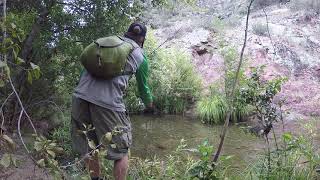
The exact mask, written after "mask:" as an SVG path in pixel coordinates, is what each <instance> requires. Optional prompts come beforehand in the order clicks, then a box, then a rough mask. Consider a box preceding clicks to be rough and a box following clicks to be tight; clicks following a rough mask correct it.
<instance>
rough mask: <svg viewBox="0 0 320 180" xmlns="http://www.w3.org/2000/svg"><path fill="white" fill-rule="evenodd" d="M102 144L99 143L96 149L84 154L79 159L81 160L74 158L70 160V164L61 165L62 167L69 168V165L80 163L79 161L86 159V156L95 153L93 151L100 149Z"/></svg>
mask: <svg viewBox="0 0 320 180" xmlns="http://www.w3.org/2000/svg"><path fill="white" fill-rule="evenodd" d="M100 146H102V143H101V144H99V145H97V146H96V148H95V149H92V150H91V151H90V152H88V153H87V154H85V155H84V156H82V158H81V159H79V160H74V161H72V162H70V164H68V165H65V166H60V168H62V169H66V168H68V167H71V166H74V165H75V164H78V163H80V162H82V161H84V160H85V159H86V158H88V156H89V155H90V154H91V153H93V151H95V150H96V149H98V148H99V147H100Z"/></svg>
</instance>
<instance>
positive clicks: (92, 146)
mask: <svg viewBox="0 0 320 180" xmlns="http://www.w3.org/2000/svg"><path fill="white" fill-rule="evenodd" d="M88 145H89V147H90V148H91V149H96V144H95V143H94V142H93V141H92V140H89V142H88Z"/></svg>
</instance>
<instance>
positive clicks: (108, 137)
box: [101, 132, 112, 145]
mask: <svg viewBox="0 0 320 180" xmlns="http://www.w3.org/2000/svg"><path fill="white" fill-rule="evenodd" d="M111 140H112V134H111V132H108V133H106V134H105V135H104V136H102V138H101V143H102V144H103V145H108V144H110V142H111Z"/></svg>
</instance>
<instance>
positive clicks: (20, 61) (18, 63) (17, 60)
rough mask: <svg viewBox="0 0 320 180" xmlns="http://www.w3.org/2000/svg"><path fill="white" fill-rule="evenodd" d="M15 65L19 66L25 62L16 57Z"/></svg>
mask: <svg viewBox="0 0 320 180" xmlns="http://www.w3.org/2000/svg"><path fill="white" fill-rule="evenodd" d="M16 63H17V65H21V64H24V63H25V61H24V60H23V59H22V58H20V57H17V58H16Z"/></svg>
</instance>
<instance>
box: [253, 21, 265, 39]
mask: <svg viewBox="0 0 320 180" xmlns="http://www.w3.org/2000/svg"><path fill="white" fill-rule="evenodd" d="M252 30H253V33H254V34H255V35H258V36H267V35H268V26H267V25H266V24H262V23H255V24H253V26H252Z"/></svg>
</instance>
